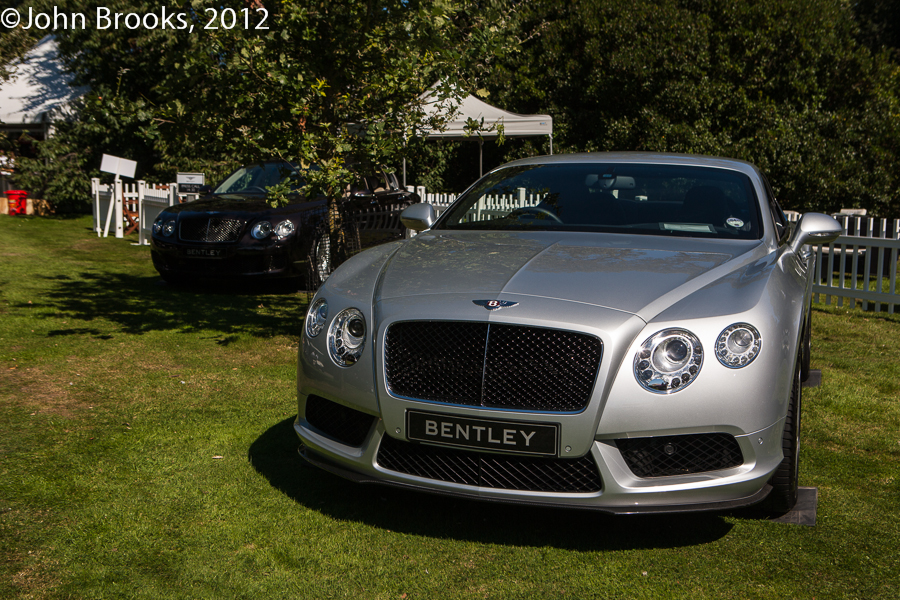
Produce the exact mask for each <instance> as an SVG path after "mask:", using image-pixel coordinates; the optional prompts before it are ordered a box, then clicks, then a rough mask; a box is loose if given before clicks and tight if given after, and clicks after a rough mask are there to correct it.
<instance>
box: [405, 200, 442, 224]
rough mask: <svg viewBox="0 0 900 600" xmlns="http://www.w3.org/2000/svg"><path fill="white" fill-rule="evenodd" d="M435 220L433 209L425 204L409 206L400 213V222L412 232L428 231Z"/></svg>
mask: <svg viewBox="0 0 900 600" xmlns="http://www.w3.org/2000/svg"><path fill="white" fill-rule="evenodd" d="M435 220H436V216H435V214H434V207H433V206H432V205H430V204H427V203H419V204H410V205H409V206H407V207H406V208H404V209H403V212H401V213H400V222H401V223H403V226H404V227H406V228H407V229H412V230H413V231H425V230H426V229H430V228H431V226H432V225H434V222H435Z"/></svg>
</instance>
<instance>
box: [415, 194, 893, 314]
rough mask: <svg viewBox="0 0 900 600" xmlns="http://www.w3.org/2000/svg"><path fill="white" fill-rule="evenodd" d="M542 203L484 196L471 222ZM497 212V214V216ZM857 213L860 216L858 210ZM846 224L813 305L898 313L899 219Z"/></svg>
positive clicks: (824, 265) (855, 218) (823, 250)
mask: <svg viewBox="0 0 900 600" xmlns="http://www.w3.org/2000/svg"><path fill="white" fill-rule="evenodd" d="M408 189H409V190H410V191H415V192H416V193H417V194H418V195H419V197H420V198H422V201H423V202H427V203H428V204H431V205H433V206H434V207H435V211H436V212H437V213H438V214H440V213H442V212H443V211H444V210H446V209H447V207H448V206H450V205H451V204H452V203H453V201H454V200H456V198H457V196H458V194H433V193H429V192H427V191H426V189H425V188H424V187H421V186H419V187H409V188H408ZM538 202H540V198H537V197H535V196H533V195H529V196H527V197H526V194H525V190H524V189H522V188H520V189H519V190H518V194H515V195H507V196H499V197H485V198H484V199H482V200H481V201H479V203H478V206H476V207H475V208H474V209H473V210H472V211H471V212H470V215H471V216H470V220H474V221H481V220H485V219H490V218H494V217H495V216H499V215H498V213H500V214H503V213H505V212H508V211H509V210H510V208H522V207H526V206H535V205H536V204H538ZM494 211H496V212H494ZM854 212H855V211H854ZM834 216H835V218H837V220H838V221H839V222H840V223H841V225H843V227H844V235H842V236H840V237H839V238H838V239H837V240H835V241H834V242H833V243H831V244H824V245H818V246H813V247H812V251H813V252H815V254H816V264H817V265H818V267H817V269H816V273H815V276H816V280H815V281H814V282H813V294H814V296H813V301H815V302H820V301H821V302H824V303H825V304H831V303H832V297H834V298H835V299H836V302H837V306H840V307H843V306H844V305H845V304H846V305H847V306H849V307H851V308H852V307H855V306H856V305H857V302H859V303H860V307H861V308H862V309H863V310H869V309H870V308H872V309H874V310H875V311H876V312H878V311H882V310H886V311H887V312H888V313H889V314H893V313H894V311H895V310H897V307H900V290H898V286H897V260H898V253H900V219H874V218H872V217H865V216H863V215H855V214H849V215H845V214H836V215H834ZM788 218H789V219H790V220H791V221H792V222H796V221H797V220H798V219H799V218H800V213H798V212H791V211H789V212H788Z"/></svg>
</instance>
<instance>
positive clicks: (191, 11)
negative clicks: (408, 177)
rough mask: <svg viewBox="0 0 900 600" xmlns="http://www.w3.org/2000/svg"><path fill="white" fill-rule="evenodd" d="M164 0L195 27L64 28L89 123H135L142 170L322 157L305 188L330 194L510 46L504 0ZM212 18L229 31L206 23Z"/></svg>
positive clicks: (121, 0)
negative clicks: (427, 100)
mask: <svg viewBox="0 0 900 600" xmlns="http://www.w3.org/2000/svg"><path fill="white" fill-rule="evenodd" d="M36 1H41V0H36ZM63 2H66V4H65V7H64V8H65V10H80V11H83V12H90V13H91V14H93V11H94V10H95V7H96V6H97V5H98V3H89V2H84V1H83V0H63ZM102 6H104V7H107V8H109V9H110V11H111V12H112V13H116V12H120V13H129V12H133V13H137V14H147V13H150V12H154V13H156V14H157V15H161V10H162V7H161V6H160V5H159V4H157V3H155V2H150V1H142V0H111V1H110V2H103V3H102ZM166 7H167V9H168V12H169V14H171V13H172V12H176V11H177V12H183V13H184V14H185V22H187V23H188V24H189V25H192V26H193V28H194V29H193V31H187V30H174V29H166V30H162V29H152V30H151V29H147V28H144V27H141V28H136V29H134V30H128V29H125V28H120V29H118V30H115V29H112V28H110V29H106V30H100V31H98V30H96V29H87V30H67V31H65V32H58V35H59V36H60V38H61V42H60V44H61V49H62V52H63V53H64V54H65V55H66V56H67V58H68V64H69V65H70V67H71V69H72V70H73V71H74V72H75V73H76V74H77V76H78V78H77V81H76V82H77V83H79V84H87V85H90V86H91V89H92V93H91V95H89V97H88V98H87V99H86V102H85V106H86V109H87V110H86V112H84V113H83V114H82V120H85V119H93V120H94V121H95V122H97V123H125V122H128V123H131V124H132V125H133V128H135V132H134V134H133V135H131V136H126V138H127V139H132V140H133V139H135V138H138V144H136V146H137V147H138V148H144V149H145V150H146V151H147V156H146V157H145V160H144V161H143V162H144V164H147V161H149V162H150V164H153V168H154V169H155V170H156V171H157V172H165V171H168V169H169V168H171V165H174V164H178V165H184V164H185V163H186V162H187V161H188V160H194V161H195V162H196V161H211V160H215V159H217V158H219V157H228V158H229V159H231V160H234V161H235V162H250V161H255V160H261V159H265V158H269V157H281V158H284V159H287V160H294V161H297V162H299V163H302V164H303V165H307V166H312V165H314V166H315V167H316V169H315V170H311V171H309V173H308V181H309V184H310V185H309V188H308V190H307V191H308V192H309V193H311V194H315V193H324V194H325V195H326V196H328V197H329V198H331V199H332V200H336V199H338V198H340V197H341V195H342V194H344V193H346V190H347V189H348V186H349V184H350V183H351V182H352V181H353V180H354V179H356V178H357V177H358V176H359V175H360V174H363V173H364V172H366V171H370V170H371V169H373V168H375V167H377V166H379V165H382V164H390V163H391V162H394V163H395V161H396V160H397V157H398V156H399V155H400V154H401V153H402V152H403V151H404V148H405V144H406V140H408V139H411V138H414V137H415V136H416V135H417V132H418V130H419V129H420V127H421V126H422V123H423V122H424V113H423V111H422V110H421V106H420V105H419V104H420V103H419V102H418V98H419V95H420V94H422V93H423V92H424V91H425V90H426V89H427V88H428V86H430V85H432V84H434V83H435V82H438V84H439V88H438V91H439V93H440V94H441V95H442V96H443V97H448V98H453V97H455V96H457V95H460V94H461V93H462V90H463V89H466V88H471V87H472V86H473V85H475V84H476V83H477V81H478V80H479V78H481V77H482V76H483V75H484V74H485V73H486V72H488V68H489V66H490V62H491V61H492V60H494V57H496V56H499V55H502V52H503V49H504V44H505V42H504V40H505V38H504V36H502V35H501V32H502V30H503V28H504V26H505V23H506V21H505V19H506V15H505V13H504V2H503V1H502V0H481V1H478V0H438V1H429V0H369V1H367V2H360V1H358V0H300V1H297V0H289V1H285V2H279V3H275V2H268V1H266V2H260V1H259V0H248V1H241V0H226V1H225V2H222V3H219V4H216V5H215V8H210V7H208V6H205V5H204V4H202V3H200V2H191V3H190V4H187V5H183V6H178V5H175V4H166ZM214 14H215V15H217V17H218V19H217V20H216V21H214V22H213V23H212V24H211V25H212V26H216V27H217V29H205V28H204V26H205V25H206V24H207V22H208V21H209V20H210V18H211V17H212V16H213V15H214ZM264 16H265V17H267V18H266V20H265V22H261V21H262V18H263V17H264ZM175 23H176V24H178V21H175ZM232 24H234V26H232ZM260 25H261V26H263V27H265V29H260V28H258V26H260ZM126 156H128V157H129V158H135V157H134V156H131V155H128V154H126ZM138 162H139V164H141V162H142V161H141V160H138ZM395 164H396V163H395ZM278 192H279V191H278V190H274V193H273V197H274V200H275V201H277V200H278V199H279V195H280V194H279V193H278ZM337 204H338V203H337V202H332V203H331V207H332V209H333V210H331V211H330V219H329V224H330V230H331V234H332V235H333V236H335V239H334V240H333V241H334V243H333V244H332V247H333V248H335V247H342V246H344V245H345V244H343V242H344V240H343V237H342V236H343V231H344V228H343V227H342V226H341V223H340V214H339V212H338V211H337V210H334V209H335V207H336V206H337Z"/></svg>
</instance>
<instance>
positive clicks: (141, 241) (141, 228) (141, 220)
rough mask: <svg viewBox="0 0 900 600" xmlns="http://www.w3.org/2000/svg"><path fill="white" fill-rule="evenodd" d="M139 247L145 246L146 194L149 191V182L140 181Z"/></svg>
mask: <svg viewBox="0 0 900 600" xmlns="http://www.w3.org/2000/svg"><path fill="white" fill-rule="evenodd" d="M137 183H138V245H139V246H143V245H144V244H145V243H146V240H144V193H145V191H146V189H147V182H146V181H144V180H143V179H138V182H137Z"/></svg>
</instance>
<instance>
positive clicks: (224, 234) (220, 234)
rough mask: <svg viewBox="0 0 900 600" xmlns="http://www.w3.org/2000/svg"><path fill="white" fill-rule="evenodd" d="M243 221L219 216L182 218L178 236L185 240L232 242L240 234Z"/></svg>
mask: <svg viewBox="0 0 900 600" xmlns="http://www.w3.org/2000/svg"><path fill="white" fill-rule="evenodd" d="M244 223H245V221H243V220H240V219H224V218H221V217H197V218H192V217H191V218H182V219H181V220H180V222H179V225H178V236H179V238H180V239H182V240H184V241H186V242H234V241H236V240H237V239H238V237H239V236H240V235H241V230H242V229H243V228H244Z"/></svg>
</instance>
